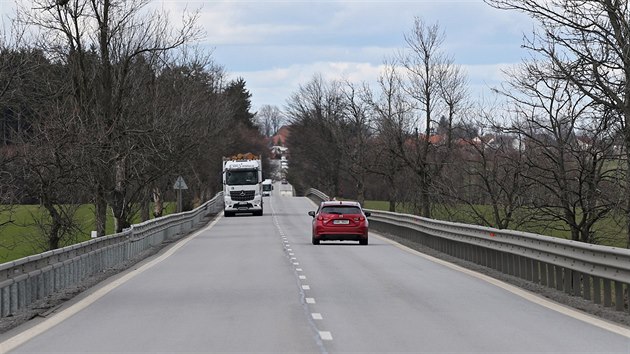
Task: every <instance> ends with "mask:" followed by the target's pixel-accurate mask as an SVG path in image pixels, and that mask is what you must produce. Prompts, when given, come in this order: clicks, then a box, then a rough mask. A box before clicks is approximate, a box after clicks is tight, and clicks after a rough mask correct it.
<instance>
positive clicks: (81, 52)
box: [20, 0, 198, 235]
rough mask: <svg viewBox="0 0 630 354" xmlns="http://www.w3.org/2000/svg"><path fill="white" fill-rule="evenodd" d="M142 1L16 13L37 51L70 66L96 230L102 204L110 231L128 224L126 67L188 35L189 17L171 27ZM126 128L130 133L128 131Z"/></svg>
mask: <svg viewBox="0 0 630 354" xmlns="http://www.w3.org/2000/svg"><path fill="white" fill-rule="evenodd" d="M147 3H148V1H146V0H132V1H124V2H118V1H112V0H102V1H97V0H71V1H68V2H65V4H61V3H51V1H49V0H35V1H34V4H33V5H34V6H33V7H32V8H35V9H37V10H38V11H31V10H30V9H27V8H22V9H21V12H20V16H21V18H22V19H23V20H24V21H26V22H27V23H29V24H32V25H35V26H37V27H38V28H40V29H42V30H45V31H46V34H47V38H46V40H45V41H44V42H42V48H44V49H46V50H47V51H49V52H50V53H56V55H57V57H58V58H59V59H60V60H63V61H64V62H66V63H67V65H68V67H69V68H71V71H70V77H71V78H72V82H73V86H74V90H73V92H74V95H73V96H74V99H75V106H76V110H77V111H78V112H79V116H80V117H81V122H80V123H81V125H82V127H83V133H84V134H85V135H86V136H89V137H90V138H91V139H90V140H91V142H92V143H91V144H90V145H87V146H86V147H85V149H84V151H85V152H86V154H85V156H86V161H88V163H86V164H85V165H86V166H87V167H88V169H87V170H86V176H88V178H89V179H90V180H91V182H92V185H93V186H94V193H93V194H94V202H95V205H96V216H97V217H96V218H97V231H98V233H99V235H103V234H104V231H105V220H106V219H105V215H106V214H105V205H106V204H109V205H110V206H111V208H112V210H113V214H114V218H115V224H116V225H115V229H116V231H121V230H122V229H123V228H125V227H127V226H129V224H130V219H131V216H132V215H131V214H130V212H131V211H130V209H129V207H128V206H129V205H131V204H133V201H139V199H136V198H139V197H140V196H139V194H138V193H135V192H133V191H131V192H130V191H129V190H128V189H129V187H130V185H132V184H133V183H132V182H130V181H132V180H133V178H134V174H133V167H134V166H135V164H136V162H138V161H137V160H134V157H136V156H139V155H138V154H136V150H137V149H139V148H140V147H139V145H138V144H137V142H138V134H139V133H141V132H142V131H143V130H142V129H137V128H138V127H137V126H134V123H135V122H136V117H134V116H132V115H130V114H129V113H130V112H131V111H132V110H130V109H129V107H132V106H133V104H134V102H133V101H134V99H135V98H136V96H134V95H133V94H132V93H133V83H132V82H130V77H131V72H132V71H133V70H134V69H133V67H134V65H137V64H138V63H139V61H142V60H146V61H147V62H149V63H152V62H156V61H157V58H159V57H160V56H161V55H163V54H164V53H166V52H168V51H169V50H172V49H175V48H178V47H180V46H181V45H183V44H185V43H187V42H189V41H190V40H192V39H194V38H195V37H196V35H197V33H198V31H197V28H196V27H195V25H194V23H195V20H196V14H193V15H192V16H191V17H189V18H185V19H184V24H183V26H182V28H181V29H180V30H179V31H174V30H172V29H171V28H170V24H169V22H168V20H167V18H166V14H164V13H162V12H157V11H156V12H152V13H144V12H143V11H144V9H145V5H146V4H147ZM130 133H131V134H130Z"/></svg>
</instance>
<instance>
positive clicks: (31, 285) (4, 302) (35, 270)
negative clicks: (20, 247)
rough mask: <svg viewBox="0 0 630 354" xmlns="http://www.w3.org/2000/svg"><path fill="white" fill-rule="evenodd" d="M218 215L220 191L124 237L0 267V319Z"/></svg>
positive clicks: (106, 238) (100, 239)
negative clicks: (184, 210) (205, 200)
mask: <svg viewBox="0 0 630 354" xmlns="http://www.w3.org/2000/svg"><path fill="white" fill-rule="evenodd" d="M221 210H223V192H220V193H218V194H217V195H216V196H214V198H212V199H211V200H209V201H207V202H206V203H204V204H203V205H201V206H199V207H198V208H196V209H194V210H191V211H188V212H183V213H178V214H172V215H167V216H164V217H161V218H157V219H153V220H149V221H145V222H143V223H141V224H135V225H132V226H131V227H130V228H129V229H127V230H125V231H124V232H121V233H117V234H114V235H109V236H104V237H98V238H95V239H92V240H89V241H85V242H82V243H78V244H75V245H72V246H68V247H64V248H60V249H56V250H53V251H48V252H44V253H40V254H36V255H33V256H29V257H25V258H20V259H18V260H15V261H12V262H7V263H3V264H0V317H7V316H9V315H13V314H16V313H17V312H18V311H19V310H21V309H24V308H27V307H28V306H29V305H31V304H32V303H34V302H35V301H38V300H40V299H43V298H45V297H47V296H49V295H51V294H53V293H55V292H58V291H60V290H63V289H65V288H68V287H70V286H72V285H75V284H78V283H79V282H81V281H82V280H84V279H86V278H88V277H90V276H92V275H95V274H97V273H99V272H103V271H105V270H107V269H110V268H113V267H115V266H117V265H119V264H122V263H123V262H125V261H128V260H131V259H133V258H134V257H136V256H137V255H139V254H140V253H142V252H144V251H146V250H148V249H150V248H152V247H155V246H158V245H160V244H161V243H162V242H164V241H166V240H169V239H173V238H175V236H177V235H181V234H185V233H188V232H189V231H190V230H191V229H193V228H194V227H195V226H196V225H198V224H199V223H200V222H201V220H202V219H203V218H204V217H205V216H207V215H210V214H216V213H219V212H220V211H221Z"/></svg>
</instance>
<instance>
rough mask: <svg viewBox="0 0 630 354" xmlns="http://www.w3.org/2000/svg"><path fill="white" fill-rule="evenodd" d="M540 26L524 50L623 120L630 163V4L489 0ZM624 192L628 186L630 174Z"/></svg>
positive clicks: (629, 211)
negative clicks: (530, 18) (526, 16)
mask: <svg viewBox="0 0 630 354" xmlns="http://www.w3.org/2000/svg"><path fill="white" fill-rule="evenodd" d="M485 2H486V3H488V4H489V5H491V6H494V7H496V8H500V9H508V10H516V11H520V12H523V13H525V14H527V15H529V16H531V17H532V18H533V19H534V20H536V21H537V22H538V25H539V30H536V31H534V33H532V35H531V36H529V37H527V38H525V42H524V46H525V47H526V48H528V49H530V50H532V51H533V52H535V53H537V54H538V55H542V56H543V57H544V58H546V59H548V60H549V61H550V62H552V63H553V65H554V66H555V67H556V68H557V71H556V72H555V75H556V76H557V77H558V78H559V79H563V80H567V81H569V82H570V83H571V84H572V85H573V86H574V87H575V88H576V89H578V90H580V92H581V93H582V94H583V95H586V96H588V97H589V98H590V99H591V100H592V101H593V102H594V103H596V104H598V105H601V106H603V107H605V109H606V110H609V111H611V112H615V114H613V116H618V117H620V119H621V122H620V125H621V126H622V131H623V136H624V145H625V148H624V153H625V160H626V161H630V94H628V93H629V92H630V51H629V50H628V38H630V16H628V11H629V8H628V1H626V0H595V1H582V0H569V1H564V0H563V1H560V0H551V1H536V0H524V1H523V0H485ZM625 175H626V177H625V178H626V180H625V183H624V185H625V188H626V190H628V189H629V188H628V186H630V173H626V174H625ZM625 200H626V205H625V208H624V209H625V210H624V212H625V213H626V226H627V232H626V236H627V237H626V238H627V240H628V245H630V198H628V197H627V196H626V198H625Z"/></svg>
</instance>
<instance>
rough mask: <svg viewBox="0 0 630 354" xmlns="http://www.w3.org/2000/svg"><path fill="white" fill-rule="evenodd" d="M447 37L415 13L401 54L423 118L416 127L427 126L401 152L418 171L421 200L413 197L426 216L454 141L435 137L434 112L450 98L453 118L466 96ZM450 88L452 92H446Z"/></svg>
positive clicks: (438, 28)
mask: <svg viewBox="0 0 630 354" xmlns="http://www.w3.org/2000/svg"><path fill="white" fill-rule="evenodd" d="M444 38H445V35H444V33H443V32H442V30H441V29H440V27H439V25H438V24H433V25H429V24H427V23H425V22H424V21H423V20H421V19H420V18H417V17H416V18H415V21H414V26H413V28H412V31H411V32H410V33H409V34H407V35H405V42H406V43H407V49H408V50H407V51H406V52H403V53H401V55H400V62H401V63H402V66H403V67H404V68H405V71H406V74H407V75H406V79H407V80H406V81H407V83H408V85H407V88H406V91H407V92H408V94H409V95H410V97H411V98H412V99H413V100H415V102H417V107H416V108H417V109H418V113H419V114H420V116H422V117H423V118H424V120H423V124H421V125H419V126H418V127H417V128H416V129H418V128H424V134H419V133H418V132H416V133H414V137H413V139H410V140H409V144H406V149H401V150H399V152H398V154H399V156H400V157H401V158H402V159H403V160H404V161H405V162H406V164H407V165H408V166H409V168H411V169H412V171H413V172H414V174H415V175H416V179H417V185H418V192H417V197H418V200H417V202H416V201H415V200H414V205H415V208H416V209H418V210H419V211H420V213H421V215H423V216H425V217H430V216H431V206H432V199H433V197H432V194H433V191H432V184H433V182H434V180H435V178H437V176H439V175H440V172H441V170H442V168H443V167H444V164H445V163H447V161H448V156H449V155H450V154H451V149H452V144H451V142H450V141H445V140H448V139H450V137H451V134H450V133H449V134H447V137H446V139H445V138H444V137H439V139H437V140H436V139H435V138H433V135H434V134H433V123H434V122H435V121H434V114H435V113H436V111H437V109H438V104H443V103H444V101H440V100H441V98H447V99H448V100H449V102H447V103H448V105H450V106H448V109H449V111H448V114H449V121H450V122H452V120H453V119H454V118H455V117H454V115H455V113H456V110H457V109H458V108H459V107H457V106H458V105H459V104H460V103H461V102H462V101H463V100H464V98H465V77H464V75H463V73H462V72H461V70H460V69H458V68H456V67H454V66H453V62H452V60H450V59H449V58H447V57H446V56H445V55H444V53H443V52H442V48H441V47H442V44H443V42H444ZM447 87H448V88H447ZM447 90H452V92H450V94H446V91H447ZM438 140H439V141H438Z"/></svg>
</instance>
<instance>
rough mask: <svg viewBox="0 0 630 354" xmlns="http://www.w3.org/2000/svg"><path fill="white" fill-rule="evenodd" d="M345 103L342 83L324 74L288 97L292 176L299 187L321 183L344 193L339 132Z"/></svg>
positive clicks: (327, 189)
mask: <svg viewBox="0 0 630 354" xmlns="http://www.w3.org/2000/svg"><path fill="white" fill-rule="evenodd" d="M343 104H344V99H343V95H342V93H341V91H340V86H339V83H337V82H330V83H327V82H325V81H324V79H323V78H322V77H321V76H320V75H315V76H314V77H313V79H312V80H311V81H310V82H309V83H307V84H306V85H304V86H300V88H299V89H298V91H297V92H295V93H294V94H293V95H292V96H291V97H290V98H289V99H288V100H287V117H288V118H289V120H290V121H291V134H290V136H289V138H288V141H287V145H288V147H289V151H291V169H290V170H289V174H290V175H289V177H290V178H291V180H292V183H294V184H295V185H296V186H297V187H298V188H300V187H302V186H303V185H306V186H320V188H321V189H323V191H324V192H325V193H327V194H328V195H330V196H339V195H340V192H341V190H340V173H341V171H340V170H341V169H340V166H341V162H342V161H343V159H344V156H343V155H342V151H343V150H342V148H341V146H340V142H339V141H338V133H337V132H339V130H340V128H341V121H342V115H343V111H344V109H345V108H344V106H343ZM298 174H299V175H298ZM301 184H303V185H301Z"/></svg>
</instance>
